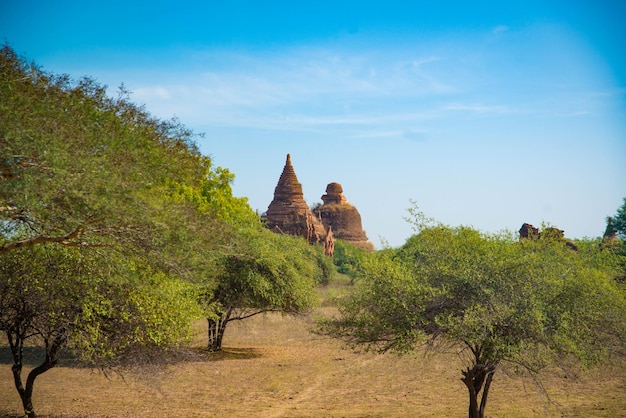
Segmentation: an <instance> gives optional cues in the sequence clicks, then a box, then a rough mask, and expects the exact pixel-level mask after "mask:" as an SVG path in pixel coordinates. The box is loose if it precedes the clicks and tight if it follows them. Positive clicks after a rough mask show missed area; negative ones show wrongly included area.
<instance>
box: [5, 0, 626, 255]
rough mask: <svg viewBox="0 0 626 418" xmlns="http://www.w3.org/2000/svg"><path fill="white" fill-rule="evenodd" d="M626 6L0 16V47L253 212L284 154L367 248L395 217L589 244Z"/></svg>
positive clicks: (617, 109) (384, 4) (546, 1)
mask: <svg viewBox="0 0 626 418" xmlns="http://www.w3.org/2000/svg"><path fill="white" fill-rule="evenodd" d="M624 16H626V1H624V0H593V1H585V0H578V1H575V2H573V1H551V0H541V1H534V0H528V1H508V2H503V1H485V2H471V1H447V0H441V1H436V2H435V1H429V2H425V1H418V0H415V1H397V0H387V1H367V0H360V1H352V0H350V1H340V0H334V1H326V0H316V1H293V0H291V1H246V0H229V1H214V0H204V1H186V0H180V1H177V2H163V1H150V2H144V1H134V2H130V1H125V2H121V1H117V0H109V1H106V2H84V1H80V2H79V1H62V0H60V1H57V2H49V1H28V0H22V1H17V0H0V42H3V43H7V44H8V45H10V46H11V47H12V48H13V49H14V50H15V51H16V52H17V53H18V54H21V55H23V56H25V57H27V58H28V59H29V60H32V61H34V62H36V63H37V64H38V65H40V66H41V67H42V68H43V69H44V70H46V71H50V72H53V73H57V74H58V73H66V74H69V75H70V76H71V77H73V78H75V79H80V78H81V77H84V76H89V77H92V78H94V79H96V80H97V81H98V82H100V83H101V84H105V85H107V86H108V87H109V92H110V94H111V95H116V94H117V89H118V87H119V86H120V85H122V84H123V85H124V86H125V87H126V88H127V89H128V90H130V91H131V100H132V101H133V102H135V103H137V104H141V105H145V108H146V110H147V111H149V112H150V113H151V114H152V115H154V116H155V117H158V118H160V119H170V118H172V117H175V118H177V119H178V120H180V122H182V123H183V124H184V125H185V126H187V127H188V128H190V129H192V130H193V131H194V132H196V133H198V134H199V135H198V137H197V142H198V145H199V148H200V150H201V152H202V153H203V154H205V155H208V156H211V157H212V158H213V161H214V162H215V164H216V165H219V166H222V167H226V168H228V169H230V171H232V172H233V173H234V174H235V176H236V177H235V181H234V184H233V192H234V194H235V195H237V196H245V197H247V198H248V200H249V203H250V205H251V206H252V208H253V209H255V210H258V212H259V213H263V212H265V211H266V210H267V207H268V206H269V204H270V202H271V201H272V199H273V193H274V188H275V186H276V183H277V181H278V178H279V176H280V174H281V172H282V169H283V166H284V164H285V158H286V155H287V154H288V153H290V154H291V159H292V163H293V166H294V169H295V171H296V174H297V176H298V179H299V181H300V183H301V184H302V186H303V191H304V197H305V200H306V201H307V203H309V204H310V205H313V204H315V203H318V202H321V196H322V195H323V194H324V193H325V189H326V185H327V184H328V183H331V182H338V183H341V184H342V186H343V190H344V195H345V196H346V198H347V200H348V202H350V203H352V204H353V205H355V206H356V207H357V209H358V210H359V212H360V214H361V218H362V222H363V227H364V229H365V230H366V232H367V235H368V237H369V239H370V241H372V242H373V243H374V244H375V245H376V247H377V248H381V247H383V246H386V245H390V246H394V247H395V246H399V245H402V244H403V243H404V241H405V240H406V238H408V237H409V236H410V235H411V234H412V233H413V230H412V227H411V225H410V224H409V223H407V221H406V219H405V218H406V217H407V216H408V212H407V209H408V208H409V207H411V206H413V204H414V203H413V202H415V204H417V205H418V206H419V208H420V210H422V211H423V212H424V213H425V214H426V215H427V216H429V217H433V218H435V219H437V220H438V221H441V222H444V223H446V224H449V225H453V226H457V225H469V226H473V227H475V228H477V229H480V230H482V231H484V232H497V231H500V230H503V229H509V230H512V231H517V230H518V229H519V228H520V226H521V225H522V223H524V222H528V223H531V224H533V225H535V226H540V225H541V224H542V223H546V224H550V225H553V226H557V227H558V228H560V229H563V230H564V231H565V235H566V236H567V237H569V238H583V237H597V236H601V235H602V234H603V232H604V228H605V226H606V217H607V216H609V215H614V214H615V213H616V211H617V208H618V207H619V206H621V205H622V203H623V198H624V197H626V25H624V24H623V20H624Z"/></svg>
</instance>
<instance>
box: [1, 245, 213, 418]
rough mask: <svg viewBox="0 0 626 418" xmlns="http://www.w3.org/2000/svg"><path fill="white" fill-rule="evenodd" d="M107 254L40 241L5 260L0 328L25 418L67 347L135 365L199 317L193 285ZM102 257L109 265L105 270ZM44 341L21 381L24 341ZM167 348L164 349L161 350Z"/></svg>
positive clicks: (184, 334) (98, 359) (84, 355)
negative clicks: (39, 382) (40, 380)
mask: <svg viewBox="0 0 626 418" xmlns="http://www.w3.org/2000/svg"><path fill="white" fill-rule="evenodd" d="M135 261H136V263H131V262H130V261H129V260H128V258H125V259H123V260H112V255H111V254H110V253H107V254H101V253H99V252H97V251H94V250H87V249H80V248H72V247H64V246H59V245H54V244H49V243H48V244H41V245H37V246H29V247H27V248H20V249H17V250H14V251H11V252H10V254H8V255H4V256H3V257H2V263H1V264H0V330H2V331H4V333H5V334H6V336H7V340H8V342H9V347H10V349H11V354H12V358H13V366H12V368H11V369H12V372H13V377H14V381H15V386H16V389H17V392H18V394H19V396H20V398H21V401H22V405H23V408H24V411H25V414H26V416H28V417H35V416H36V414H35V411H34V407H33V400H32V396H33V389H34V385H35V380H36V378H37V377H38V376H39V375H41V374H42V373H45V372H46V371H48V370H49V369H51V368H53V367H54V366H55V365H56V364H57V362H58V361H59V358H60V355H61V353H62V352H63V351H69V352H70V353H72V354H73V356H75V358H77V359H78V360H80V361H82V362H83V363H88V364H91V365H94V366H99V367H107V366H112V365H119V364H122V363H124V362H126V363H136V362H138V361H139V360H138V359H136V358H133V356H134V355H136V354H137V353H138V352H140V351H144V352H146V353H148V352H150V351H153V350H154V349H158V348H159V347H170V346H176V345H178V344H180V343H181V342H182V341H185V340H187V338H188V337H189V329H190V321H191V320H192V319H193V318H194V317H195V318H198V317H199V316H200V312H201V311H200V309H199V306H198V304H197V298H198V295H197V292H196V289H195V288H194V287H192V286H191V285H189V284H187V283H185V282H183V281H181V280H178V279H176V278H175V277H171V276H167V275H165V274H163V273H159V272H157V271H154V270H153V269H151V268H150V267H147V266H145V265H143V263H141V260H140V259H137V260H135ZM104 262H106V263H109V268H107V269H104V268H103V266H104ZM29 343H30V344H34V345H40V346H42V347H43V351H44V354H45V356H44V360H43V362H42V363H41V364H40V365H38V366H37V367H35V368H34V369H32V370H31V371H30V372H29V373H28V376H27V379H26V381H25V382H24V381H23V379H22V368H23V364H24V347H25V345H26V344H29ZM164 354H165V352H163V351H162V352H161V355H164Z"/></svg>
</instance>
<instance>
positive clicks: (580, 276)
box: [321, 212, 626, 418]
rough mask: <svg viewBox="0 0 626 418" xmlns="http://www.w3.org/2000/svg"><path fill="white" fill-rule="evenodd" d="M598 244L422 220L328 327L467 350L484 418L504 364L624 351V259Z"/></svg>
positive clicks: (381, 344) (383, 341)
mask: <svg viewBox="0 0 626 418" xmlns="http://www.w3.org/2000/svg"><path fill="white" fill-rule="evenodd" d="M416 213H417V212H416ZM591 247H593V249H594V251H596V250H597V251H599V246H598V245H595V246H583V249H582V250H580V251H579V252H576V251H573V250H571V249H570V248H569V247H567V246H566V245H565V243H563V242H561V241H560V240H539V241H523V242H519V241H518V240H517V239H516V238H515V237H513V236H511V235H510V234H496V235H489V234H483V233H480V232H478V231H476V230H474V229H472V228H466V227H458V228H451V227H448V226H444V225H429V226H424V225H421V227H420V228H419V232H418V233H417V234H416V235H414V236H413V237H411V238H410V239H409V240H407V242H406V244H405V245H404V246H403V247H401V248H400V249H398V250H397V251H385V252H383V253H381V254H379V256H378V257H375V258H371V259H369V260H368V262H367V263H366V264H365V267H364V278H363V279H362V280H361V281H360V282H359V284H360V285H359V287H358V289H357V291H356V292H355V294H354V295H353V296H352V297H351V298H349V299H347V301H346V303H345V305H343V306H342V307H341V315H340V317H339V318H337V319H332V320H328V321H325V322H323V323H322V325H321V331H322V332H325V333H328V334H331V335H334V336H337V337H340V338H343V339H346V340H348V341H350V342H352V343H354V344H364V345H366V346H368V347H369V348H370V349H374V350H379V351H382V352H384V351H387V350H395V351H399V352H406V351H411V350H413V349H415V348H416V346H417V345H419V344H420V343H424V342H426V343H428V345H429V346H430V347H434V348H438V347H442V346H450V345H452V346H454V347H456V348H458V349H459V352H460V353H461V358H462V360H463V361H464V366H463V368H462V372H461V374H462V378H461V380H462V381H463V383H464V384H465V387H466V389H467V392H468V396H469V408H468V416H469V417H470V418H477V417H483V416H484V413H485V408H486V405H487V399H488V394H489V389H490V387H491V384H492V382H493V379H494V376H495V375H496V372H497V371H498V370H499V369H500V368H501V367H503V366H504V365H507V364H513V365H515V366H516V367H520V368H524V369H526V370H527V371H529V372H531V373H537V372H538V371H539V370H541V369H542V368H543V367H544V366H546V365H548V364H554V363H558V362H561V361H564V360H571V359H576V360H578V361H581V362H582V364H583V365H590V364H594V363H597V362H600V361H602V360H604V359H606V358H607V357H608V356H609V355H611V354H615V353H619V354H623V348H624V340H623V335H624V332H626V298H625V293H624V289H622V288H620V287H619V286H620V285H619V284H618V283H617V282H616V281H615V280H614V268H615V266H616V265H617V264H616V263H615V262H614V260H612V259H611V260H608V261H607V257H608V259H610V258H611V257H612V256H611V255H610V254H608V255H607V254H606V253H601V255H598V254H596V255H594V254H593V253H592V252H585V251H586V250H587V249H588V248H591ZM581 252H585V253H584V254H581Z"/></svg>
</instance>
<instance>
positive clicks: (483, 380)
mask: <svg viewBox="0 0 626 418" xmlns="http://www.w3.org/2000/svg"><path fill="white" fill-rule="evenodd" d="M495 371H496V366H495V365H484V364H475V365H474V366H473V367H472V368H469V367H468V368H467V370H465V371H464V372H463V378H462V379H461V380H462V381H463V383H465V386H467V391H468V394H469V408H468V413H467V416H468V417H469V418H484V417H485V408H486V406H487V396H488V395H489V387H490V386H491V381H492V380H493V374H494V373H495ZM483 385H484V387H483ZM481 389H482V394H481ZM479 396H480V402H478V397H479Z"/></svg>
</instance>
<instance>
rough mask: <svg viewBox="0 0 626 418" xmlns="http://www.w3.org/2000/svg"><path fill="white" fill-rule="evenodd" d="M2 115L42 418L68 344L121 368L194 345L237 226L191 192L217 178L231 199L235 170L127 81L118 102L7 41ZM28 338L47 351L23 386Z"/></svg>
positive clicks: (4, 173) (19, 299)
mask: <svg viewBox="0 0 626 418" xmlns="http://www.w3.org/2000/svg"><path fill="white" fill-rule="evenodd" d="M0 114H1V115H2V117H1V118H0V266H1V267H0V273H1V274H0V289H1V290H2V291H1V292H0V331H2V332H4V333H6V335H7V337H8V339H9V343H10V346H11V351H12V353H13V359H14V365H13V374H14V377H15V383H16V389H17V391H18V393H19V394H20V397H21V398H22V401H23V404H24V409H25V412H26V414H27V415H29V416H34V415H35V414H34V411H33V409H32V391H33V387H34V382H35V379H36V378H37V376H38V375H40V374H41V373H44V372H45V371H46V370H48V369H49V368H51V367H54V365H55V364H56V362H57V360H58V355H59V353H60V352H61V351H62V350H70V351H71V352H72V354H73V355H74V356H76V357H78V358H81V359H83V360H88V361H90V362H92V363H93V364H98V365H114V364H120V363H121V362H127V361H128V362H133V361H137V360H136V359H137V356H138V355H139V354H141V353H148V352H150V351H151V350H152V349H155V348H167V347H171V346H174V347H176V346H177V344H178V343H180V342H181V341H183V340H184V336H186V335H187V333H188V331H189V326H190V321H191V320H193V318H197V315H198V312H199V309H200V306H199V300H200V292H201V291H202V292H204V291H205V289H204V288H200V287H198V286H197V285H196V284H197V283H199V282H200V281H201V280H200V278H204V277H207V276H211V275H212V274H214V271H215V266H214V264H215V262H214V260H215V259H217V258H218V257H217V256H216V255H213V253H219V248H221V247H222V246H223V244H224V243H225V242H228V241H229V236H230V235H231V234H233V233H234V232H233V228H232V227H231V226H229V225H227V224H226V222H225V221H223V220H221V219H220V218H219V217H218V216H215V211H213V212H210V211H200V210H198V208H197V207H196V206H195V205H194V204H193V203H192V202H190V201H188V200H185V199H180V198H179V197H178V195H179V187H180V185H185V186H187V187H192V188H199V187H200V186H203V187H208V189H207V190H208V191H211V192H213V195H214V198H215V200H216V201H219V200H220V196H221V195H223V194H224V193H228V191H229V189H228V188H227V187H226V186H228V181H229V179H232V177H230V174H229V173H228V171H227V170H222V169H220V168H219V167H218V168H215V167H213V166H212V165H211V160H210V159H209V158H207V157H203V156H202V155H200V153H199V152H198V150H197V148H196V146H195V144H194V143H193V141H192V138H193V134H192V133H191V132H189V131H188V130H187V129H185V128H184V127H183V126H181V125H180V124H179V123H178V122H177V121H160V120H158V119H155V118H153V117H151V116H150V115H149V114H148V113H147V112H145V111H144V110H143V109H142V108H140V107H138V106H136V105H134V104H132V103H131V102H130V101H129V100H128V93H127V92H126V91H125V90H124V89H121V91H120V96H119V97H118V98H109V97H108V96H107V95H106V88H105V87H103V86H100V85H98V84H97V83H95V82H94V81H93V80H90V79H83V80H80V81H78V82H74V81H72V80H70V78H69V77H67V76H63V75H62V76H57V75H52V74H48V73H46V72H44V71H42V70H41V69H39V68H38V67H37V66H35V65H34V64H29V63H27V62H26V61H25V60H24V59H22V58H20V57H18V56H17V55H16V54H15V52H14V51H13V50H11V49H10V48H9V47H8V46H4V47H2V48H1V49H0ZM226 200H227V199H226ZM215 210H216V211H217V210H222V208H221V206H216V209H215ZM203 295H204V293H203ZM26 341H30V342H33V343H35V344H39V345H41V346H42V348H43V349H44V351H45V352H46V359H45V361H44V363H42V364H41V365H40V366H39V367H37V368H35V369H34V370H33V371H31V373H29V376H28V377H27V380H26V383H25V384H24V383H23V381H22V378H21V370H22V364H23V351H22V350H21V348H22V347H23V346H24V344H25V342H26Z"/></svg>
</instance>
